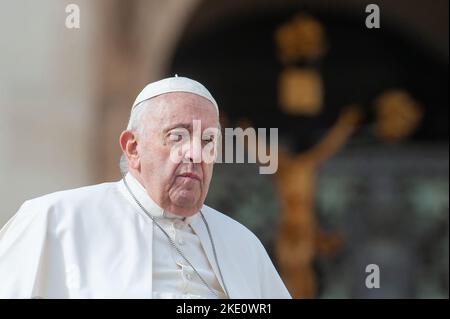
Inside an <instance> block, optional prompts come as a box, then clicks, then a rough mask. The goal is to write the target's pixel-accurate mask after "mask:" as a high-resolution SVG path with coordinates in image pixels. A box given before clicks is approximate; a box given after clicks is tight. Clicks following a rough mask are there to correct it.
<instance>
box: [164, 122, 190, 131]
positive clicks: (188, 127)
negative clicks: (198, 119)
mask: <svg viewBox="0 0 450 319" xmlns="http://www.w3.org/2000/svg"><path fill="white" fill-rule="evenodd" d="M180 127H181V128H185V129H187V130H189V129H190V128H191V127H192V124H191V123H184V122H180V123H176V124H173V125H170V126H169V127H168V128H166V129H165V130H164V132H168V131H170V130H173V129H174V128H180Z"/></svg>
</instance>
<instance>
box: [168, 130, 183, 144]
mask: <svg viewBox="0 0 450 319" xmlns="http://www.w3.org/2000/svg"><path fill="white" fill-rule="evenodd" d="M169 139H170V140H171V141H174V142H179V141H181V140H182V139H183V133H176V132H175V133H170V135H169Z"/></svg>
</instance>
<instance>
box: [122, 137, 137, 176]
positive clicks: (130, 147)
mask: <svg viewBox="0 0 450 319" xmlns="http://www.w3.org/2000/svg"><path fill="white" fill-rule="evenodd" d="M119 142H120V147H121V148H122V151H123V153H124V154H125V157H126V158H127V161H128V165H129V166H130V168H134V169H139V167H140V156H139V153H138V151H137V145H138V143H137V139H136V134H135V133H134V132H132V131H130V130H125V131H123V132H122V134H120V139H119Z"/></svg>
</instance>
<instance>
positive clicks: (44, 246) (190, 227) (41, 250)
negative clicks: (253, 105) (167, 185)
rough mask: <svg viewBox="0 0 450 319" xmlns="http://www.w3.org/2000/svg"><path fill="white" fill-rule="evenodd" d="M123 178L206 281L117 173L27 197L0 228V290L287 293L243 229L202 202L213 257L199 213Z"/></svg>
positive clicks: (81, 294)
mask: <svg viewBox="0 0 450 319" xmlns="http://www.w3.org/2000/svg"><path fill="white" fill-rule="evenodd" d="M126 179H127V181H128V185H129V186H130V188H131V190H132V192H133V193H134V194H135V196H136V197H137V199H138V200H139V201H140V202H141V204H142V205H143V206H144V207H145V208H146V210H147V211H148V212H150V213H151V214H152V216H153V217H154V218H155V220H156V221H157V222H158V223H159V224H160V225H161V227H163V228H164V229H165V231H166V232H167V234H169V236H170V237H171V239H172V240H173V241H174V242H175V243H176V244H177V245H178V247H179V248H180V250H181V251H182V252H183V253H184V254H185V256H186V257H187V259H188V260H189V261H190V262H191V264H192V265H193V266H194V268H195V269H196V270H197V271H198V272H199V273H200V275H201V276H202V278H203V279H204V280H205V281H206V282H207V284H208V286H209V287H208V286H206V285H205V284H204V283H203V282H202V281H201V280H200V279H199V277H198V276H197V275H196V273H195V272H194V271H193V269H192V268H191V267H190V266H189V265H188V264H187V263H186V261H185V260H184V259H183V258H181V256H180V255H179V254H178V253H177V252H176V250H175V249H174V248H173V247H172V246H171V244H170V242H169V240H168V239H167V237H165V235H164V234H163V232H162V231H161V230H160V229H159V228H158V227H156V225H155V223H154V222H153V221H152V219H151V218H150V217H149V216H148V215H146V213H145V212H143V211H142V209H141V208H140V207H139V206H138V205H137V204H136V202H135V201H134V199H133V198H132V197H131V195H130V193H129V192H128V190H127V188H126V187H125V184H124V182H123V180H121V181H118V182H113V183H104V184H99V185H94V186H88V187H82V188H78V189H74V190H69V191H62V192H56V193H53V194H49V195H46V196H42V197H39V198H36V199H33V200H30V201H26V202H25V203H24V204H23V205H22V206H21V208H20V210H19V211H18V212H17V213H16V215H15V216H14V217H13V218H12V219H11V220H10V221H9V222H8V223H7V224H6V225H5V226H4V228H3V229H2V230H1V231H0V298H226V297H227V296H226V294H225V292H226V291H228V293H229V297H230V298H290V295H289V293H288V291H287V290H286V288H285V286H284V284H283V282H282V281H281V279H280V277H279V275H278V273H277V271H276V270H275V268H274V266H273V264H272V262H271V260H270V258H269V256H268V255H267V253H266V251H265V249H264V247H263V246H262V244H261V242H260V241H259V240H258V239H257V238H256V236H255V235H254V234H253V233H252V232H250V231H249V230H248V229H247V228H245V227H244V226H242V225H241V224H239V223H238V222H236V221H234V220H233V219H231V218H229V217H227V216H225V215H223V214H222V213H220V212H218V211H216V210H214V209H212V208H210V207H208V206H206V205H204V206H203V208H202V212H203V215H204V217H205V219H206V220H207V223H208V225H209V228H210V231H211V234H212V238H213V241H214V245H215V249H216V253H217V260H218V263H219V265H217V263H216V261H215V258H214V252H213V248H212V244H211V241H210V238H209V235H208V232H207V229H206V225H205V223H204V222H203V220H202V217H201V215H200V214H199V213H197V214H195V215H193V216H191V217H189V218H186V219H184V220H183V219H182V218H180V217H177V216H176V215H174V214H170V213H165V212H164V211H163V210H162V209H161V208H160V207H159V206H158V205H157V204H156V203H155V202H154V201H152V199H151V198H150V197H149V196H148V195H147V193H146V191H145V189H144V188H143V187H142V185H140V184H139V182H138V181H137V180H136V179H135V178H134V177H133V176H132V175H131V174H128V175H127V176H126ZM219 267H220V270H219ZM220 271H221V273H222V276H223V281H224V282H222V276H221V275H220Z"/></svg>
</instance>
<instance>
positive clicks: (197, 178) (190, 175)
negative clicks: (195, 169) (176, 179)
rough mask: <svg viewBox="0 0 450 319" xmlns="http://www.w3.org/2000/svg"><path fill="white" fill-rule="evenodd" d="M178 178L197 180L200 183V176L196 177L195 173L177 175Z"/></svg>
mask: <svg viewBox="0 0 450 319" xmlns="http://www.w3.org/2000/svg"><path fill="white" fill-rule="evenodd" d="M178 176H180V177H188V178H192V179H196V180H198V181H199V182H201V178H200V176H198V175H197V174H195V173H183V174H180V175H178Z"/></svg>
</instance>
